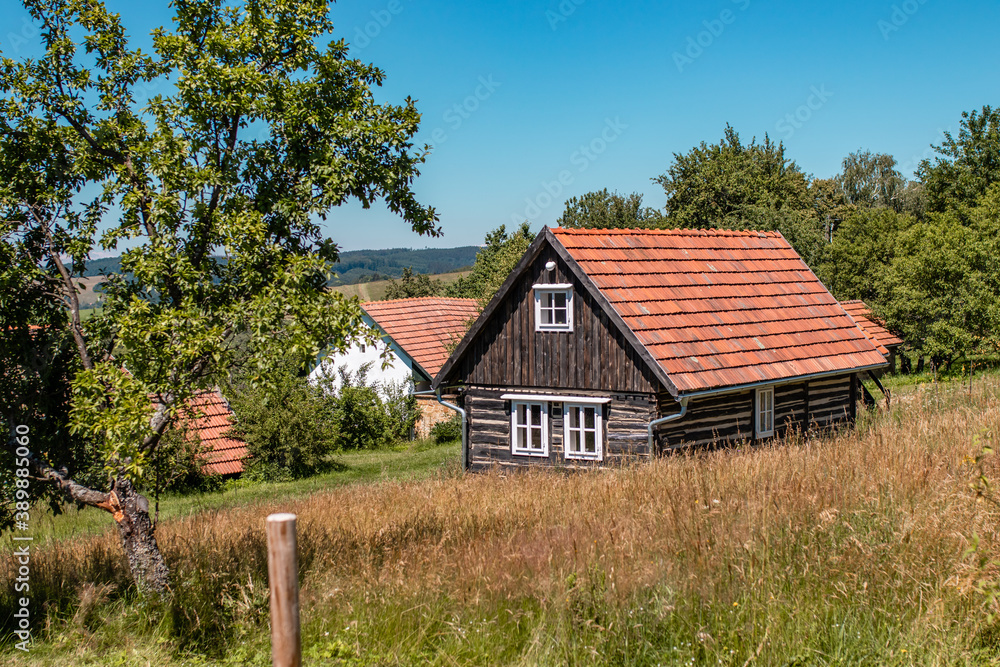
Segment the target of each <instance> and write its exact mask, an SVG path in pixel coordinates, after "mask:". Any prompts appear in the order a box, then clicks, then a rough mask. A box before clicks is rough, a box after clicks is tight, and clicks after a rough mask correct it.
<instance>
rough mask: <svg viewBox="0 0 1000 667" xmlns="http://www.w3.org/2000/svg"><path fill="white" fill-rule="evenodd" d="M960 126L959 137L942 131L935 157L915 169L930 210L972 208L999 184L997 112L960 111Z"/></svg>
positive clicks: (999, 127)
mask: <svg viewBox="0 0 1000 667" xmlns="http://www.w3.org/2000/svg"><path fill="white" fill-rule="evenodd" d="M960 125H961V129H960V130H959V132H958V136H957V137H956V136H954V135H952V133H951V132H945V133H944V136H945V139H944V141H943V142H942V143H941V145H940V146H933V148H934V150H935V151H937V153H938V155H937V156H936V157H935V158H934V160H933V161H931V160H923V161H922V162H921V163H920V167H919V168H918V169H917V176H918V178H919V179H920V180H921V181H922V182H923V184H924V187H925V189H926V198H927V207H928V210H930V211H935V212H942V211H946V210H948V209H949V208H955V207H960V206H974V205H975V204H976V202H977V201H978V200H979V198H980V197H982V196H983V195H985V194H986V191H987V190H988V189H989V188H990V186H991V185H993V184H994V183H997V182H1000V109H993V108H992V107H990V106H984V107H983V108H982V110H980V111H976V110H973V111H963V112H962V120H961V121H960Z"/></svg>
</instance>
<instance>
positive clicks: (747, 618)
mask: <svg viewBox="0 0 1000 667" xmlns="http://www.w3.org/2000/svg"><path fill="white" fill-rule="evenodd" d="M998 397H1000V381H998V380H996V379H991V380H984V381H983V382H981V383H979V384H977V385H976V386H975V387H974V390H973V392H972V393H971V394H970V393H968V392H967V391H966V390H964V389H962V388H960V387H959V386H958V385H953V386H951V387H947V386H946V387H932V388H926V387H925V388H921V389H919V390H915V391H914V392H913V393H910V394H908V395H904V396H901V397H900V398H899V399H898V400H897V401H896V404H895V405H894V407H893V409H892V410H891V412H889V413H888V414H882V415H877V416H871V417H866V418H864V419H862V421H861V423H860V424H859V426H858V428H857V429H856V430H850V431H846V432H842V433H840V434H835V435H831V436H826V437H818V438H812V439H803V438H792V439H789V441H786V442H778V443H774V444H772V445H768V446H764V447H756V448H743V449H735V450H724V451H716V452H709V453H696V454H688V455H679V456H674V457H670V458H666V459H662V460H657V461H653V462H651V463H646V464H638V465H635V466H631V467H627V468H622V469H615V470H604V471H595V472H588V473H581V474H560V473H550V472H524V473H523V474H512V475H501V474H486V475H470V476H465V477H460V476H441V477H439V478H436V479H432V480H428V481H421V482H414V483H382V484H375V485H366V486H354V487H348V488H343V489H338V490H335V491H330V492H323V493H317V494H315V495H313V496H310V497H308V498H305V499H300V500H295V501H291V502H283V501H281V500H280V499H276V500H275V501H274V502H273V503H267V504H264V505H261V506H254V507H249V508H242V509H237V510H228V511H224V512H206V513H203V514H201V515H198V516H195V517H191V518H188V519H184V520H178V521H172V522H169V523H165V524H163V525H162V526H161V527H160V529H159V531H158V538H159V541H160V545H161V547H162V549H163V551H164V553H165V555H166V558H167V560H168V562H169V563H170V566H171V569H172V572H173V578H174V598H173V602H172V604H171V606H170V609H169V610H167V611H166V612H164V611H163V610H154V611H153V612H150V617H151V618H155V619H156V620H157V622H158V623H159V624H160V625H159V630H157V632H159V633H161V635H162V636H165V637H169V638H170V641H171V643H170V644H169V646H171V647H172V648H171V650H192V651H195V652H196V653H204V654H209V655H215V656H217V657H219V658H220V659H221V658H222V657H225V656H229V658H230V659H233V660H235V661H237V662H244V663H254V662H258V663H260V664H267V663H266V657H267V656H266V628H267V600H266V548H265V542H264V530H263V518H264V517H265V516H266V515H267V514H268V513H270V512H273V511H279V510H280V511H293V512H295V513H297V514H298V515H299V545H300V558H301V581H302V587H303V590H302V601H303V617H304V619H305V620H306V651H307V655H308V656H310V657H311V658H312V660H313V661H314V662H316V663H324V662H328V663H331V664H346V663H353V662H357V663H359V664H395V663H400V664H409V663H414V662H429V663H436V664H454V663H458V664H463V663H480V664H542V663H550V664H589V663H592V662H607V663H616V664H657V663H660V664H682V663H689V664H690V663H695V664H720V663H721V664H737V665H744V664H750V663H752V662H755V663H756V664H775V665H784V664H829V663H836V662H851V663H853V662H857V663H858V664H865V663H867V664H879V663H882V664H884V663H890V662H898V663H899V664H917V663H920V664H924V663H926V664H974V663H976V662H978V661H980V660H987V659H997V656H998V655H1000V654H998V653H996V645H995V643H994V642H995V635H994V632H993V629H992V628H993V626H992V625H991V624H990V623H988V622H987V617H988V614H989V613H990V609H988V608H987V604H986V599H987V598H986V596H985V595H983V594H982V593H981V592H977V589H979V588H981V587H982V585H983V583H984V582H986V583H989V582H990V581H992V579H993V577H995V576H997V574H996V571H995V568H994V567H993V565H992V561H993V560H994V559H996V558H997V557H998V556H1000V553H998V552H1000V541H998V539H997V519H998V517H1000V513H998V512H997V510H996V509H995V508H994V506H993V505H991V504H990V503H988V502H977V499H976V494H975V493H974V492H973V490H972V489H970V482H974V480H975V479H976V478H977V476H978V474H979V466H980V465H981V466H984V468H983V472H984V473H985V476H986V477H987V478H988V479H998V478H1000V475H998V472H1000V469H998V466H997V463H996V461H995V460H994V459H993V458H991V457H987V458H985V459H983V461H982V462H981V463H977V456H978V455H979V453H980V452H981V449H982V446H983V445H984V444H987V443H990V442H993V441H994V440H995V437H996V434H997V433H1000V428H998V427H1000V409H998V406H1000V400H998ZM973 535H976V536H978V539H979V542H978V551H977V552H976V553H974V554H971V555H970V554H969V553H967V551H968V549H969V547H970V544H971V540H972V536H973ZM117 550H118V546H117V544H116V541H115V538H114V536H112V535H109V536H106V537H101V538H95V539H91V540H86V541H78V542H71V543H70V542H64V543H59V544H56V545H53V546H52V547H50V548H48V549H47V550H46V551H44V552H41V553H38V554H36V555H35V557H34V560H33V562H32V568H33V573H32V577H33V578H32V586H33V591H34V594H35V595H44V596H46V597H47V599H49V600H50V601H51V610H50V623H51V629H50V631H49V632H50V637H51V638H52V641H56V638H57V637H58V636H60V634H65V633H67V632H78V633H82V636H85V637H88V638H91V639H90V640H88V641H98V640H95V639H92V638H93V637H96V636H99V635H100V625H101V623H106V622H108V618H109V617H111V616H115V617H116V618H120V617H121V615H122V614H123V613H124V614H125V615H126V616H127V615H129V614H132V615H140V614H141V612H140V611H136V606H135V605H136V604H138V603H134V602H133V601H131V599H130V598H128V597H127V596H126V597H125V598H121V599H118V600H114V599H112V601H111V602H107V603H104V604H105V606H106V607H107V608H108V609H109V610H112V609H113V610H114V613H112V612H111V611H108V612H107V613H105V614H104V615H103V617H102V616H101V614H95V613H94V612H93V611H88V614H87V616H88V617H89V618H90V619H92V620H91V621H90V625H89V626H88V627H81V628H77V629H76V630H74V625H73V624H74V623H77V625H79V622H78V621H75V620H74V619H75V618H77V616H79V614H75V611H74V610H75V609H76V605H77V600H78V599H79V597H80V595H81V591H86V590H89V589H86V587H87V586H88V585H91V586H92V585H98V586H102V585H112V586H116V587H117V588H118V590H119V591H126V590H127V583H126V569H125V568H124V566H123V564H122V563H121V562H120V558H119V556H118V551H117ZM0 568H3V569H0V572H2V574H0V577H2V578H9V577H10V576H11V569H10V563H9V562H7V561H5V562H4V564H3V565H2V566H0ZM36 582H37V587H36ZM105 590H106V589H105ZM3 604H4V606H5V607H6V608H9V607H7V605H9V604H10V601H9V600H6V599H5V600H4V601H3ZM114 605H118V606H117V607H116V606H114ZM5 610H6V609H5ZM123 610H124V611H123ZM102 619H103V620H102ZM119 623H121V621H119ZM134 629H135V628H134V627H132V626H129V629H128V632H131V631H133V630H134ZM99 641H100V642H105V645H106V643H107V641H108V639H107V637H104V638H103V639H100V640H99ZM112 644H113V641H112ZM82 645H83V646H86V642H83V644H82ZM74 650H85V649H80V648H76V649H74ZM796 661H798V662H796Z"/></svg>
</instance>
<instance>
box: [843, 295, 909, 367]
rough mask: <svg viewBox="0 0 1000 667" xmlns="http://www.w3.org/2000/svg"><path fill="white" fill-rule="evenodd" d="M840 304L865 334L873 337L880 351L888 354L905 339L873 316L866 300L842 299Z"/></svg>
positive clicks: (872, 339)
mask: <svg viewBox="0 0 1000 667" xmlns="http://www.w3.org/2000/svg"><path fill="white" fill-rule="evenodd" d="M840 305H841V306H842V307H843V308H844V310H845V311H847V314H848V315H850V316H851V318H852V319H853V320H854V321H855V322H857V323H858V326H859V327H861V330H862V331H864V332H865V335H866V336H868V338H870V339H871V341H872V342H873V343H875V346H876V347H878V348H879V352H881V353H882V354H883V355H886V356H887V355H888V354H889V350H888V348H890V347H899V346H900V345H902V344H903V340H902V339H901V338H899V337H898V336H895V335H893V334H892V333H890V332H889V331H888V330H887V329H886V328H885V327H884V326H882V324H881V323H880V322H878V321H877V320H876V319H875V318H874V317H872V313H871V309H870V308H869V307H868V306H867V304H865V302H864V301H861V300H858V299H855V300H853V301H841V302H840Z"/></svg>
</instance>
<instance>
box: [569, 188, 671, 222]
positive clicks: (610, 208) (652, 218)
mask: <svg viewBox="0 0 1000 667" xmlns="http://www.w3.org/2000/svg"><path fill="white" fill-rule="evenodd" d="M659 222H660V213H659V212H658V211H657V210H656V209H652V208H648V207H645V206H643V205H642V195H641V194H639V193H638V192H633V193H632V194H630V195H628V196H624V195H620V194H618V193H617V192H608V190H607V188H605V189H603V190H599V191H597V192H588V193H587V194H585V195H582V196H580V197H572V198H570V199H569V200H568V201H567V202H566V210H565V211H563V214H562V215H561V216H560V217H559V219H558V220H557V221H556V224H558V225H559V226H560V227H568V228H570V229H649V228H653V227H656V226H657V225H658V224H659Z"/></svg>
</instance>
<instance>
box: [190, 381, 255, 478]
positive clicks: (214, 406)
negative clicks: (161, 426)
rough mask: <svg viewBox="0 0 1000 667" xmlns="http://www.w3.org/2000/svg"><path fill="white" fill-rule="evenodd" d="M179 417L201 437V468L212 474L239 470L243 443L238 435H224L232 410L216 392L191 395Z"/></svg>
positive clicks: (241, 469) (244, 447)
mask: <svg viewBox="0 0 1000 667" xmlns="http://www.w3.org/2000/svg"><path fill="white" fill-rule="evenodd" d="M180 418H181V419H182V420H183V421H184V425H185V426H186V427H187V429H188V432H189V433H191V434H192V435H195V436H197V437H198V438H200V439H201V444H202V445H204V446H205V447H206V448H207V450H206V451H205V453H204V457H205V459H207V461H208V462H207V463H206V464H205V471H206V472H208V473H209V474H213V475H229V474H235V473H241V472H243V458H244V457H245V456H246V455H247V445H246V443H245V442H243V441H242V440H240V439H239V438H234V437H232V436H230V435H228V434H227V433H228V431H229V429H230V428H231V427H232V425H233V420H234V417H233V411H232V410H231V409H230V407H229V403H228V402H226V400H225V399H224V398H223V397H222V394H221V393H219V392H218V391H203V392H200V393H198V394H195V396H193V397H192V398H191V399H190V400H189V401H188V402H187V404H186V405H185V407H184V410H183V411H182V412H181V416H180Z"/></svg>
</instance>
